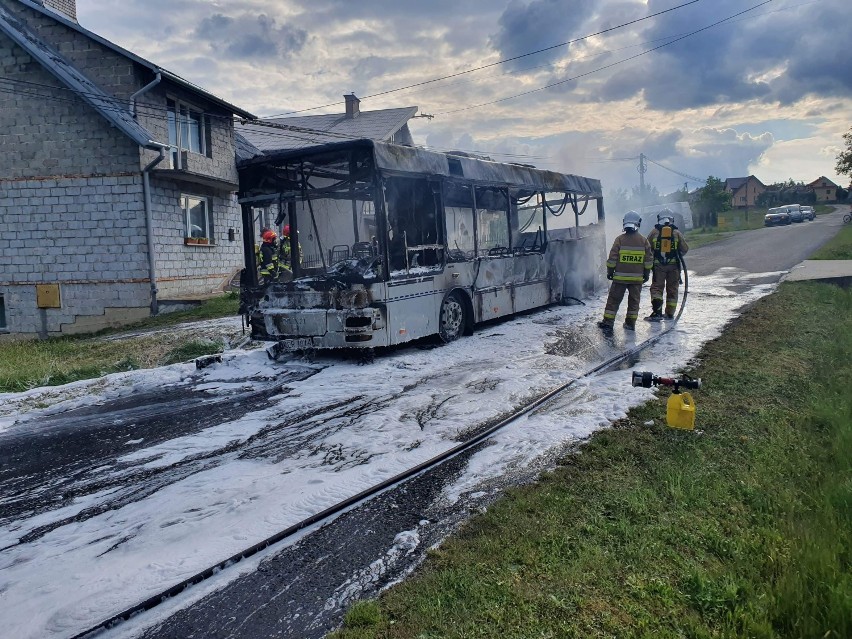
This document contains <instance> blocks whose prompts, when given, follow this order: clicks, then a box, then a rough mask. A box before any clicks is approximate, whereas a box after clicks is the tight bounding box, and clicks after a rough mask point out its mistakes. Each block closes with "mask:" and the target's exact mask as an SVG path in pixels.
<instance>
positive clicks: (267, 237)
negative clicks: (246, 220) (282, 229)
mask: <svg viewBox="0 0 852 639" xmlns="http://www.w3.org/2000/svg"><path fill="white" fill-rule="evenodd" d="M261 237H262V238H263V241H264V242H274V241H275V238H276V237H278V235H277V234H276V233H275V231H265V232H264V233H263V235H262V236H261Z"/></svg>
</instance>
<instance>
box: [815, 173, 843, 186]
mask: <svg viewBox="0 0 852 639" xmlns="http://www.w3.org/2000/svg"><path fill="white" fill-rule="evenodd" d="M818 182H828V184H830V185H831V186H833V187H834V188H838V187H837V185H836V184H835V183H834V182H832V181H831V180H829V179H828V178H827V177H825V176H824V175H820V176H819V177H818V178H817V179H816V180H814V181H813V182H811V183H810V184H808V186H816V185H817V183H818Z"/></svg>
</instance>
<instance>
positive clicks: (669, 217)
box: [657, 209, 674, 226]
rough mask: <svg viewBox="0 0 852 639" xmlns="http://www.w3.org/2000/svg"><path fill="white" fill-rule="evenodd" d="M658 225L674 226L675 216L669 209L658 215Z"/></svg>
mask: <svg viewBox="0 0 852 639" xmlns="http://www.w3.org/2000/svg"><path fill="white" fill-rule="evenodd" d="M657 224H662V225H664V226H665V225H666V224H669V225H672V224H674V214H673V213H672V212H671V211H670V210H668V209H663V210H662V211H660V212H659V213H657Z"/></svg>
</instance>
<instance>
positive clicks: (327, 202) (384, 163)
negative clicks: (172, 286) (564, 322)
mask: <svg viewBox="0 0 852 639" xmlns="http://www.w3.org/2000/svg"><path fill="white" fill-rule="evenodd" d="M239 199H240V204H241V207H242V216H243V238H244V243H245V244H244V256H245V263H246V268H245V270H244V271H243V273H242V277H241V298H240V302H241V304H240V312H241V313H242V314H244V315H245V316H246V320H247V322H248V324H249V325H250V327H251V334H252V337H253V338H255V339H261V340H272V341H275V342H277V343H278V344H277V345H276V346H275V348H274V349H273V350H274V351H275V352H277V353H280V352H282V351H293V350H306V349H334V348H361V349H364V348H368V349H369V348H375V347H383V346H392V345H396V344H401V343H404V342H408V341H411V340H415V339H419V338H423V337H427V336H438V337H439V338H440V339H441V340H442V341H445V342H449V341H452V340H454V339H456V338H458V337H460V336H462V335H465V334H470V333H471V332H472V331H473V328H474V326H475V325H476V324H477V323H479V322H484V321H487V320H492V319H496V318H500V317H504V316H508V315H512V314H514V313H518V312H521V311H526V310H529V309H534V308H537V307H541V306H545V305H548V304H552V303H556V302H560V301H565V300H567V299H569V298H582V297H585V296H587V295H589V294H591V293H592V292H593V291H594V290H595V289H596V288H597V286H598V285H599V284H600V283H601V282H600V273H601V270H602V266H601V265H602V264H603V263H604V261H605V259H606V257H605V251H606V246H605V239H604V228H603V227H604V224H603V221H604V207H603V199H602V194H601V185H600V182H599V181H598V180H595V179H590V178H585V177H581V176H577V175H567V174H562V173H555V172H552V171H546V170H540V169H536V168H534V167H532V166H529V165H523V164H509V163H500V162H494V161H491V160H490V159H487V158H480V157H473V156H470V155H466V154H450V153H435V152H431V151H426V150H423V149H419V148H414V147H408V146H400V145H394V144H386V143H381V142H375V141H372V140H356V141H346V142H340V143H332V144H326V145H323V146H314V147H311V148H308V149H300V150H287V151H282V152H278V153H273V154H266V155H263V156H260V157H257V158H253V159H251V160H247V161H243V162H241V163H240V193H239ZM590 204H592V206H590ZM258 211H262V212H263V213H264V214H266V215H267V216H268V217H269V219H273V220H274V230H276V231H278V232H279V234H280V231H281V229H282V228H284V227H285V226H286V227H287V230H288V231H289V239H288V238H286V237H285V238H282V239H283V240H284V241H287V242H289V244H288V245H287V246H285V247H283V248H284V249H285V250H284V251H283V253H286V256H287V258H286V259H287V262H288V263H287V268H282V269H281V270H280V273H279V274H277V276H275V277H273V278H270V277H268V276H265V277H261V276H260V275H259V273H258V264H257V258H256V253H257V242H259V238H257V235H258V233H257V230H258V226H259V225H258V223H257V219H256V218H257V214H258Z"/></svg>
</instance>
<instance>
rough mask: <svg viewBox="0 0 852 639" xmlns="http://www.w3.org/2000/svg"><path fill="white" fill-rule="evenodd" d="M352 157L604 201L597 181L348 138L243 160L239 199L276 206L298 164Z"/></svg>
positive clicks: (390, 170) (387, 167)
mask: <svg viewBox="0 0 852 639" xmlns="http://www.w3.org/2000/svg"><path fill="white" fill-rule="evenodd" d="M359 151H360V153H359ZM353 157H359V158H360V159H362V161H364V163H363V164H361V165H360V168H361V170H362V171H364V170H368V169H369V168H370V167H369V166H367V164H371V165H372V168H373V169H374V170H376V171H379V172H381V173H382V174H386V175H394V174H395V175H418V176H423V175H434V176H440V177H444V178H447V179H450V180H460V181H467V180H470V181H472V182H476V183H478V184H491V185H494V186H510V187H515V188H519V189H523V190H528V191H532V192H550V191H562V192H569V193H574V194H576V195H578V196H585V197H586V198H600V197H602V192H601V183H600V180H597V179H594V178H588V177H583V176H580V175H571V174H567V173H557V172H555V171H548V170H545V169H537V168H534V167H531V166H529V165H523V164H511V163H504V162H494V161H492V160H486V159H479V158H474V157H469V156H463V155H453V154H452V153H436V152H434V151H427V150H425V149H421V148H417V147H410V146H402V145H398V144H388V143H385V142H377V141H374V140H347V141H345V142H334V143H330V144H323V145H318V146H312V147H310V148H304V149H289V150H284V151H279V152H276V153H269V154H266V155H263V156H258V157H254V158H252V159H250V160H244V161H241V162H239V163H238V166H237V168H238V170H239V172H240V185H241V190H240V201H241V202H243V203H246V202H256V203H259V204H260V203H262V202H264V201H269V202H273V201H276V200H277V198H278V197H279V196H280V194H281V192H282V191H291V190H297V189H298V185H297V183H298V178H296V179H295V180H294V178H295V176H294V175H293V174H292V173H291V171H292V170H293V168H294V166H296V165H313V166H321V165H329V164H335V163H338V162H348V161H350V159H351V158H353ZM282 169H283V170H282ZM340 177H343V176H340ZM282 187H283V188H282Z"/></svg>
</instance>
